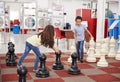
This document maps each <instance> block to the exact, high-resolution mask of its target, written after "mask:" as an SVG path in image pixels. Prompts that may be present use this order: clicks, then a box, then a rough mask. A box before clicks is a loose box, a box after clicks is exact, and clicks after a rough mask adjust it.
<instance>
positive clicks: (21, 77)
mask: <svg viewBox="0 0 120 82" xmlns="http://www.w3.org/2000/svg"><path fill="white" fill-rule="evenodd" d="M17 73H18V74H19V82H26V74H27V68H26V67H24V66H23V67H19V68H18V69H17Z"/></svg>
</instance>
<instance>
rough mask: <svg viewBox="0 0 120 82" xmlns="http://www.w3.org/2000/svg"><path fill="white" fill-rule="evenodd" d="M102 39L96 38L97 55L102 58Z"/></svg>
mask: <svg viewBox="0 0 120 82" xmlns="http://www.w3.org/2000/svg"><path fill="white" fill-rule="evenodd" d="M100 49H101V40H96V48H95V54H94V55H95V57H97V58H100V55H101V54H100Z"/></svg>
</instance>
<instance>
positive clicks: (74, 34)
mask: <svg viewBox="0 0 120 82" xmlns="http://www.w3.org/2000/svg"><path fill="white" fill-rule="evenodd" d="M74 39H75V44H77V39H76V33H75V32H74Z"/></svg>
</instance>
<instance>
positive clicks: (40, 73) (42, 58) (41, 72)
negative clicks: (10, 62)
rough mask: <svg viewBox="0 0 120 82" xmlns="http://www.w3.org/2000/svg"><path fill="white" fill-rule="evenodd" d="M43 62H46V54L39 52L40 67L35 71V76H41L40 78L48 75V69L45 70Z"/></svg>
mask: <svg viewBox="0 0 120 82" xmlns="http://www.w3.org/2000/svg"><path fill="white" fill-rule="evenodd" d="M45 62H46V56H45V54H41V56H40V69H39V71H38V72H37V73H36V77H41V78H46V77H49V71H47V69H46V66H45Z"/></svg>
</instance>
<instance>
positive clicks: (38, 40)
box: [18, 25, 58, 72]
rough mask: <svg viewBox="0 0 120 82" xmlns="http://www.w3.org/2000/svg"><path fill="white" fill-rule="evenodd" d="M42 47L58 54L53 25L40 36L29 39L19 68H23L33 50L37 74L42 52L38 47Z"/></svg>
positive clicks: (46, 28) (47, 27)
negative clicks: (24, 61)
mask: <svg viewBox="0 0 120 82" xmlns="http://www.w3.org/2000/svg"><path fill="white" fill-rule="evenodd" d="M41 45H43V46H45V47H49V48H52V49H53V50H54V51H55V52H58V50H57V49H56V48H55V47H54V27H53V26H52V25H47V26H46V27H45V29H44V30H43V31H42V32H40V33H39V34H37V35H33V36H31V37H29V38H27V40H26V47H25V51H24V53H23V55H22V57H21V58H20V59H19V62H18V67H20V66H22V62H23V60H24V59H25V57H26V56H27V55H28V53H29V52H30V50H33V52H34V53H35V54H36V60H35V64H34V69H33V71H35V72H36V71H37V70H38V63H39V57H40V51H39V48H38V47H39V46H41Z"/></svg>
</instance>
